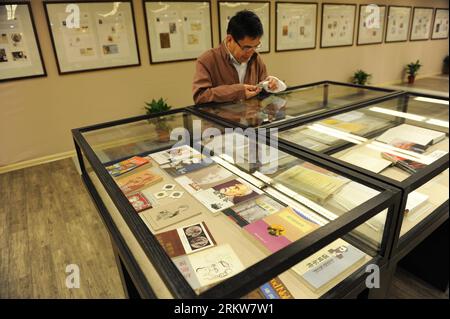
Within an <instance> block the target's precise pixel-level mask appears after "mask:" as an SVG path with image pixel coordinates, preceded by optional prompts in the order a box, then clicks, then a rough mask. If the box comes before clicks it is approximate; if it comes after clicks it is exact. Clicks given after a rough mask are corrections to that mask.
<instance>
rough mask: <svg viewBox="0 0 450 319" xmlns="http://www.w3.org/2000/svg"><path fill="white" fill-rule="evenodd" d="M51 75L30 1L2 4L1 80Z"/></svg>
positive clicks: (0, 18)
mask: <svg viewBox="0 0 450 319" xmlns="http://www.w3.org/2000/svg"><path fill="white" fill-rule="evenodd" d="M43 76H47V71H46V69H45V64H44V60H43V59H42V52H41V46H40V43H39V38H38V36H37V33H36V27H35V23H34V18H33V12H32V9H31V4H30V2H8V3H5V4H0V82H4V81H12V80H20V79H30V78H36V77H43Z"/></svg>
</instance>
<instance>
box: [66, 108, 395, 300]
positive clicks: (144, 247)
mask: <svg viewBox="0 0 450 319" xmlns="http://www.w3.org/2000/svg"><path fill="white" fill-rule="evenodd" d="M72 132H73V137H74V142H75V148H76V151H77V155H78V159H79V164H80V169H81V176H82V179H83V181H84V183H85V185H86V187H87V189H88V191H89V193H90V195H91V197H92V199H93V201H94V203H95V204H96V207H97V209H98V211H99V214H100V216H101V217H102V219H103V221H104V223H105V225H106V228H107V229H108V231H109V234H110V236H111V240H112V243H113V247H114V250H115V252H116V254H117V261H118V265H119V268H120V270H121V274H122V279H123V282H124V286H125V287H126V291H127V292H128V295H129V296H140V297H147V298H155V297H156V298H261V299H264V298H266V299H271V298H283V299H290V298H299V299H300V298H327V297H333V298H344V297H355V296H357V295H358V294H361V293H363V292H367V287H366V281H365V280H366V278H367V276H368V275H369V274H370V273H371V272H370V271H368V270H367V269H369V268H368V267H369V266H371V267H378V268H379V269H380V271H381V274H382V276H383V274H384V271H385V269H387V268H386V267H387V256H388V255H389V254H390V248H391V247H392V241H393V239H394V238H393V236H392V233H393V232H392V229H391V228H392V227H393V226H394V225H395V222H396V220H397V218H398V216H396V214H398V213H397V212H398V211H399V210H398V205H399V203H400V198H401V196H400V195H401V194H400V192H399V191H398V190H396V189H395V188H393V187H391V186H389V185H387V184H385V183H383V182H379V181H376V180H373V179H371V178H367V177H365V176H363V175H361V174H359V173H355V172H352V171H350V170H348V169H346V168H340V167H338V166H337V165H335V164H332V163H329V164H327V163H326V162H325V161H322V160H321V159H320V158H317V157H314V156H311V155H310V154H308V153H304V154H303V153H299V152H298V151H296V150H293V149H291V148H289V147H284V148H278V147H277V145H275V144H272V141H271V140H267V141H266V140H265V139H263V138H262V137H261V136H260V137H259V139H257V138H254V136H248V135H241V134H240V133H239V132H232V131H230V130H229V129H226V128H225V127H223V126H220V125H218V124H213V123H212V122H210V121H209V120H206V119H201V118H199V117H198V116H197V115H195V114H193V113H191V111H190V110H189V109H178V110H173V111H169V112H166V113H162V114H159V115H154V116H148V115H146V116H140V117H135V118H129V119H124V120H120V121H115V122H110V123H104V124H99V125H94V126H90V127H84V128H79V129H74V130H73V131H72ZM355 192H358V194H360V196H358V198H355V196H354V194H355ZM370 269H372V268H370Z"/></svg>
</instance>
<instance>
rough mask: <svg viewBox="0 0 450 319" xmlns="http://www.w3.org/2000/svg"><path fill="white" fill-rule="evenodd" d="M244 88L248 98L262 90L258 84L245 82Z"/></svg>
mask: <svg viewBox="0 0 450 319" xmlns="http://www.w3.org/2000/svg"><path fill="white" fill-rule="evenodd" d="M244 88H245V98H246V99H250V98H252V97H254V96H256V95H257V94H258V93H259V92H261V88H259V87H257V86H256V85H249V84H244Z"/></svg>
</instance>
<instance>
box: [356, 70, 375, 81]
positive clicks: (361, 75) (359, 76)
mask: <svg viewBox="0 0 450 319" xmlns="http://www.w3.org/2000/svg"><path fill="white" fill-rule="evenodd" d="M371 76H372V74H369V73H367V72H365V71H363V70H358V71H356V72H355V73H354V74H353V78H352V83H353V84H359V85H366V84H367V82H368V81H369V78H370V77H371Z"/></svg>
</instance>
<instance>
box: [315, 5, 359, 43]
mask: <svg viewBox="0 0 450 319" xmlns="http://www.w3.org/2000/svg"><path fill="white" fill-rule="evenodd" d="M355 20H356V4H351V3H349V4H344V3H322V24H321V31H320V47H321V48H333V47H346V46H352V45H353V40H354V33H355Z"/></svg>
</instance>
